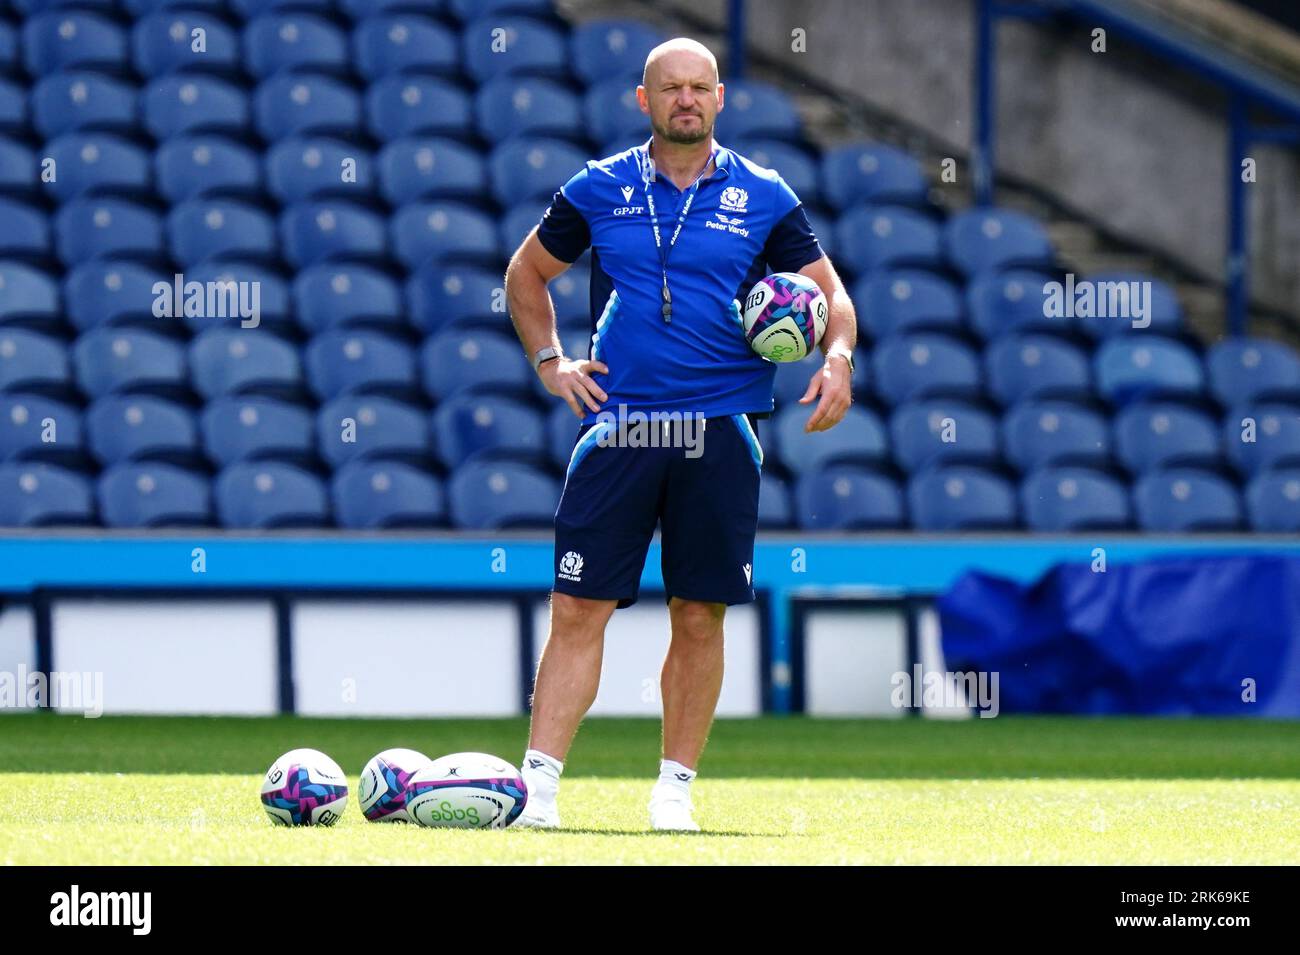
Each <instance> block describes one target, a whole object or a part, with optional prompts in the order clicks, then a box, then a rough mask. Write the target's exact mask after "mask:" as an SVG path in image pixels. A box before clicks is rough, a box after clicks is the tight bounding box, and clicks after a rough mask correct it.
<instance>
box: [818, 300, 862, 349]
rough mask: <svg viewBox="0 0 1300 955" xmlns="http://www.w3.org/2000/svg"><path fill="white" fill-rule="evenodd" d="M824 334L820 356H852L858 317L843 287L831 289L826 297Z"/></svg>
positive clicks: (856, 334)
mask: <svg viewBox="0 0 1300 955" xmlns="http://www.w3.org/2000/svg"><path fill="white" fill-rule="evenodd" d="M826 305H827V312H828V313H829V317H828V318H827V319H826V334H824V335H823V336H822V354H823V355H826V356H827V357H830V356H831V355H832V354H846V355H852V354H853V349H854V346H855V345H857V341H858V317H857V313H856V312H855V311H854V310H853V302H852V301H850V300H849V293H848V292H847V291H845V289H844V287H843V286H839V287H838V288H835V289H832V290H831V294H830V295H829V296H827V302H826Z"/></svg>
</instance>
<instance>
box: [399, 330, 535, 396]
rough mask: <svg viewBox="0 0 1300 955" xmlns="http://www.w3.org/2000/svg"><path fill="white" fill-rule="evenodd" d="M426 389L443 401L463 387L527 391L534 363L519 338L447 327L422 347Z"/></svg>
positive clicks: (464, 389) (421, 359)
mask: <svg viewBox="0 0 1300 955" xmlns="http://www.w3.org/2000/svg"><path fill="white" fill-rule="evenodd" d="M420 373H421V378H422V379H423V381H424V390H425V392H426V393H427V394H428V395H429V396H430V397H432V398H434V399H435V400H437V401H441V400H443V399H445V398H449V397H451V396H452V395H454V394H456V393H458V392H462V391H518V392H527V390H528V389H529V388H530V387H531V385H532V379H533V378H534V377H535V375H534V374H533V369H532V366H531V365H529V364H528V360H527V359H526V358H525V357H524V352H523V349H522V348H521V347H520V345H519V343H518V342H517V341H513V340H512V339H510V338H507V337H506V336H505V335H502V334H498V333H496V332H485V331H479V330H477V329H460V328H454V329H447V330H444V331H441V332H438V333H436V334H434V335H432V336H430V337H429V338H428V339H426V340H425V343H424V346H423V347H422V348H421V349H420Z"/></svg>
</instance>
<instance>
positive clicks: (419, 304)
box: [405, 265, 586, 334]
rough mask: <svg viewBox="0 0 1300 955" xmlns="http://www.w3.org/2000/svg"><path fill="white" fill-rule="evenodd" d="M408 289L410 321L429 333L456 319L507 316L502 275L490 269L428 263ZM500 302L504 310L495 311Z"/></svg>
mask: <svg viewBox="0 0 1300 955" xmlns="http://www.w3.org/2000/svg"><path fill="white" fill-rule="evenodd" d="M565 274H567V273H565ZM561 277H563V276H561ZM405 291H406V310H407V313H408V314H409V316H410V320H411V324H413V325H414V326H415V327H416V328H418V329H420V331H422V332H424V333H426V334H429V333H432V332H436V331H438V330H439V329H440V328H443V327H444V326H447V325H451V324H453V323H456V322H475V321H481V322H485V323H486V322H497V321H500V320H502V319H504V318H505V312H504V308H505V299H504V295H505V289H504V288H503V282H502V277H501V275H500V273H498V272H494V271H488V270H487V269H481V268H477V267H475V266H472V265H445V266H443V265H428V266H425V267H424V268H421V269H420V270H418V271H417V272H415V273H414V274H413V275H412V276H411V277H410V279H409V280H408V281H407V283H406V290H405ZM583 295H584V297H585V295H586V292H585V290H584V292H583ZM498 305H499V306H500V308H501V309H503V311H496V310H494V306H498ZM557 309H558V302H557Z"/></svg>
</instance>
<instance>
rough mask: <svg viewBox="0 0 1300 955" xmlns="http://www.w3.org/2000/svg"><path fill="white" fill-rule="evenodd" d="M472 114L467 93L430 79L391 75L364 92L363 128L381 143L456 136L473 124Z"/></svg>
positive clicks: (448, 84) (442, 81)
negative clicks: (422, 137)
mask: <svg viewBox="0 0 1300 955" xmlns="http://www.w3.org/2000/svg"><path fill="white" fill-rule="evenodd" d="M473 113H474V110H473V106H472V105H471V100H470V97H469V94H468V93H466V92H465V91H463V90H462V89H460V88H459V87H457V86H454V85H453V84H451V83H448V82H447V81H445V80H440V79H435V78H433V77H430V76H407V75H398V74H394V75H392V76H386V77H384V78H383V79H381V80H378V81H376V82H374V83H372V84H370V87H369V88H368V89H367V90H366V128H367V129H368V130H369V131H370V134H371V135H372V136H374V137H375V138H376V139H378V140H380V141H381V142H392V141H393V140H394V139H401V138H402V137H404V136H415V135H419V134H424V135H433V136H436V135H449V136H455V135H460V134H463V133H464V132H465V130H467V129H469V128H470V126H471V125H472V124H473V122H474V115H473Z"/></svg>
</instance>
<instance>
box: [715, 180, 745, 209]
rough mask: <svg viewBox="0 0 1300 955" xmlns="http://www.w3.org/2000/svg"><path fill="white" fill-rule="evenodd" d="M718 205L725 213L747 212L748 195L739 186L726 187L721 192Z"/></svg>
mask: <svg viewBox="0 0 1300 955" xmlns="http://www.w3.org/2000/svg"><path fill="white" fill-rule="evenodd" d="M718 205H719V207H720V208H722V209H724V210H725V211H727V212H747V211H749V210H748V205H749V193H748V192H746V191H745V190H744V189H741V188H740V187H739V186H728V187H727V188H726V189H723V190H722V197H721V198H720V199H719V200H718Z"/></svg>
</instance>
